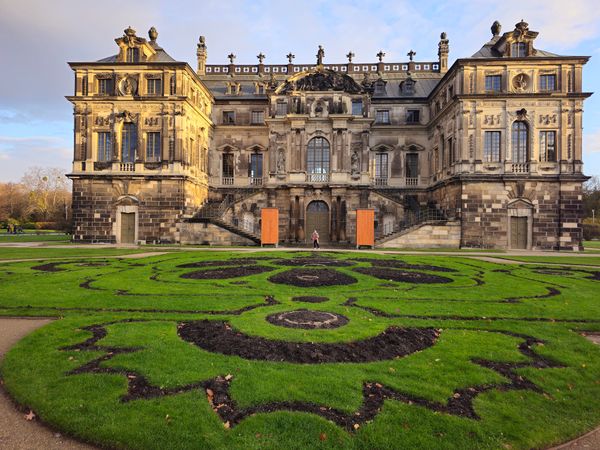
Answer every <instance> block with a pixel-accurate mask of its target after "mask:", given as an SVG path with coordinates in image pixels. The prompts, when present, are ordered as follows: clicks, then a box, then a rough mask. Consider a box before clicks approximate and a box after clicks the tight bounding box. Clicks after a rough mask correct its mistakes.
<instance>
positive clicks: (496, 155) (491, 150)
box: [482, 130, 502, 163]
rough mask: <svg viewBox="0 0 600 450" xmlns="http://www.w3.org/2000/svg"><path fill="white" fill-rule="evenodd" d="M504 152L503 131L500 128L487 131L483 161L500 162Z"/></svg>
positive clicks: (484, 135)
mask: <svg viewBox="0 0 600 450" xmlns="http://www.w3.org/2000/svg"><path fill="white" fill-rule="evenodd" d="M501 152H502V132H501V131H499V130H489V131H485V132H484V134H483V155H482V161H483V162H486V163H499V162H500V158H501Z"/></svg>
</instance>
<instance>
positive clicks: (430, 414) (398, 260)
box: [0, 248, 600, 449]
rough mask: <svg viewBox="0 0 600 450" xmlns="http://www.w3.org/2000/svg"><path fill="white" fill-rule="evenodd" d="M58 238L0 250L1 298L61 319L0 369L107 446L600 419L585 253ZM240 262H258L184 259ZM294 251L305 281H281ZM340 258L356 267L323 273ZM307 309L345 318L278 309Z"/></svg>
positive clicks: (364, 440)
mask: <svg viewBox="0 0 600 450" xmlns="http://www.w3.org/2000/svg"><path fill="white" fill-rule="evenodd" d="M0 250H1V251H4V250H9V249H0ZM29 250H34V249H25V251H29ZM37 250H40V252H39V253H38V254H39V255H40V256H45V257H47V258H56V257H57V253H56V251H57V249H46V250H44V249H37ZM60 250H63V249H60ZM64 250H67V249H64ZM68 250H73V252H71V254H70V255H60V257H66V258H67V259H64V260H61V259H49V260H48V261H47V262H42V261H35V262H32V261H28V262H17V263H4V264H1V265H0V314H1V315H18V316H25V315H31V316H41V315H51V316H59V317H62V319H61V320H57V321H56V322H53V323H52V324H50V325H48V326H46V327H44V328H42V329H40V330H38V331H37V332H35V333H33V334H32V335H30V336H28V337H27V338H25V339H24V340H23V341H21V342H20V343H19V344H17V346H16V347H15V348H13V350H11V351H10V352H9V353H8V355H7V357H6V359H5V360H4V362H3V364H2V366H1V367H0V372H1V375H2V378H3V379H4V382H5V386H6V388H7V389H8V391H9V392H10V393H11V395H12V396H13V397H14V398H15V399H16V400H17V401H18V402H19V403H21V404H23V405H26V406H27V407H30V408H32V409H33V410H34V411H35V412H36V414H37V415H38V416H40V417H41V418H42V419H43V420H44V421H45V422H46V423H48V424H50V425H51V426H52V427H54V428H56V429H58V430H61V431H62V432H64V433H67V434H70V435H73V436H76V437H78V438H80V439H83V440H85V441H89V442H92V443H94V444H97V445H100V446H104V447H109V448H113V447H114V448H139V449H148V448H149V449H164V448H178V449H179V448H181V449H186V448H198V449H201V448H202V449H204V448H217V449H232V448H235V449H238V448H244V449H246V448H281V449H290V448H298V449H300V448H302V449H304V448H350V449H371V448H381V449H383V448H411V449H413V448H414V449H417V448H426V449H437V448H444V449H446V448H452V449H453V448H456V449H528V448H545V447H548V446H551V445H554V444H558V443H560V442H563V441H565V440H568V439H570V438H573V437H575V436H578V435H580V434H582V433H584V432H586V431H588V430H590V429H591V428H593V427H594V426H596V425H597V424H598V423H600V404H599V402H597V401H595V399H598V398H600V348H599V347H598V346H595V345H594V344H592V343H591V342H589V341H587V340H586V339H584V338H583V337H582V336H581V335H580V332H582V331H584V330H585V331H588V332H600V301H599V300H598V295H597V292H598V286H599V285H600V284H599V283H600V280H599V278H600V276H598V271H597V270H594V269H588V268H583V267H578V266H574V265H571V262H570V260H571V258H573V259H576V257H570V258H568V259H567V260H565V259H564V258H557V259H560V262H561V263H564V264H565V265H570V267H566V268H563V267H558V268H557V267H556V266H544V265H542V264H536V265H514V264H513V265H509V264H506V265H504V264H495V263H489V262H483V261H478V260H475V259H471V258H468V257H466V256H465V255H461V254H457V255H456V256H451V257H440V256H432V255H427V254H424V255H414V256H406V255H402V256H394V257H392V256H380V255H376V254H372V253H368V252H365V253H359V254H357V253H335V254H334V253H327V252H319V253H315V254H312V253H310V252H295V253H291V252H283V251H270V252H256V253H247V252H244V253H236V252H235V251H231V252H211V251H201V250H198V251H189V252H186V251H176V252H170V253H168V254H163V255H157V256H153V257H147V258H143V259H115V258H105V259H102V258H97V259H85V257H89V256H91V255H93V254H95V255H96V256H110V255H108V254H106V253H103V252H105V250H106V249H98V250H96V253H93V250H92V251H91V253H88V252H87V251H85V250H88V249H79V253H80V255H79V256H80V257H82V259H74V258H75V256H76V255H77V250H78V249H74V248H73V249H68ZM115 250H116V249H115ZM121 251H122V250H121ZM71 258H73V259H71ZM294 258H295V259H298V258H300V260H296V261H289V260H290V259H294ZM301 258H307V259H301ZM315 258H316V259H315ZM365 259H372V260H371V261H367V260H365ZM581 259H583V258H581ZM589 259H593V258H585V260H584V261H585V262H586V263H587V261H588V260H589ZM536 262H537V261H536ZM198 263H203V264H204V265H200V266H199V267H189V265H190V264H198ZM291 264H299V265H296V266H292V265H291ZM332 264H334V265H333V266H332ZM186 265H187V267H185V266H186ZM256 266H259V267H262V269H260V270H263V271H262V272H260V273H258V272H259V269H256ZM240 268H241V269H243V270H246V271H249V270H256V273H255V274H251V275H246V276H243V275H241V273H238V274H239V275H241V276H236V277H232V278H222V277H221V278H220V279H194V278H189V277H188V278H186V277H182V275H186V274H190V273H192V272H198V275H197V276H200V277H202V276H207V275H208V274H210V273H213V271H221V272H220V274H221V275H223V273H225V272H227V271H229V270H234V271H238V270H241V269H240ZM295 269H301V270H303V271H305V272H303V273H302V274H299V275H298V274H296V275H294V274H293V273H292V274H289V277H290V279H292V280H294V281H297V282H301V283H304V284H305V285H306V287H298V286H292V285H288V284H280V283H276V282H275V280H273V279H272V278H273V277H274V276H275V275H279V276H283V275H281V274H285V272H288V271H290V270H295ZM373 269H379V270H380V273H381V278H377V277H376V276H375V275H377V274H373V272H372V270H373ZM381 270H383V271H381ZM336 274H338V276H339V275H345V276H346V277H351V278H350V281H354V282H353V283H351V284H347V285H333V286H321V287H318V286H316V285H314V284H316V283H317V282H318V281H315V280H317V279H318V280H321V279H323V280H324V279H325V278H326V276H327V275H332V276H333V275H336ZM403 279H404V281H401V280H403ZM425 281H428V283H425ZM299 296H311V297H321V298H320V300H322V302H320V303H308V302H306V301H304V302H299V301H297V300H298V299H297V298H296V297H299ZM314 300H316V299H314ZM302 309H305V310H309V311H311V312H312V313H311V314H313V315H314V316H317V315H318V314H319V313H321V314H323V313H325V314H324V315H325V316H326V317H330V316H331V315H332V314H337V315H339V316H343V318H345V319H347V323H344V324H342V325H341V326H339V327H337V328H331V329H321V328H316V329H303V328H291V327H289V326H282V325H281V324H276V323H273V322H272V320H273V317H277V316H279V315H280V314H283V313H286V312H290V311H297V310H302ZM284 317H285V315H284ZM289 317H292V316H289ZM303 320H309V319H303ZM310 320H313V319H310ZM314 320H316V319H314ZM289 323H290V322H289V321H288V322H285V321H284V324H288V325H289ZM292 323H293V321H292ZM371 343H372V344H371ZM365 349H367V350H365ZM386 352H388V353H386ZM395 352H397V353H395Z"/></svg>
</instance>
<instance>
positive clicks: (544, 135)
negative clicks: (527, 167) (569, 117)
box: [539, 130, 558, 162]
mask: <svg viewBox="0 0 600 450" xmlns="http://www.w3.org/2000/svg"><path fill="white" fill-rule="evenodd" d="M549 136H552V139H551V140H552V143H551V144H549V140H548V137H549ZM556 136H557V132H556V130H541V131H540V154H539V159H540V162H556V160H557V156H558V152H557V147H558V145H557V141H556ZM550 149H552V152H553V155H552V158H549V157H548V155H549V153H550Z"/></svg>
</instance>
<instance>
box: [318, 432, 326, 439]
mask: <svg viewBox="0 0 600 450" xmlns="http://www.w3.org/2000/svg"><path fill="white" fill-rule="evenodd" d="M319 440H320V441H326V440H327V435H326V434H325V433H321V434H319Z"/></svg>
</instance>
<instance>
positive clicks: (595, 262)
mask: <svg viewBox="0 0 600 450" xmlns="http://www.w3.org/2000/svg"><path fill="white" fill-rule="evenodd" d="M494 258H501V259H510V260H512V261H523V262H530V263H549V264H564V265H586V266H600V256H597V257H596V256H585V257H583V258H582V257H579V256H576V255H573V256H572V255H569V256H503V255H498V256H494Z"/></svg>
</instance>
